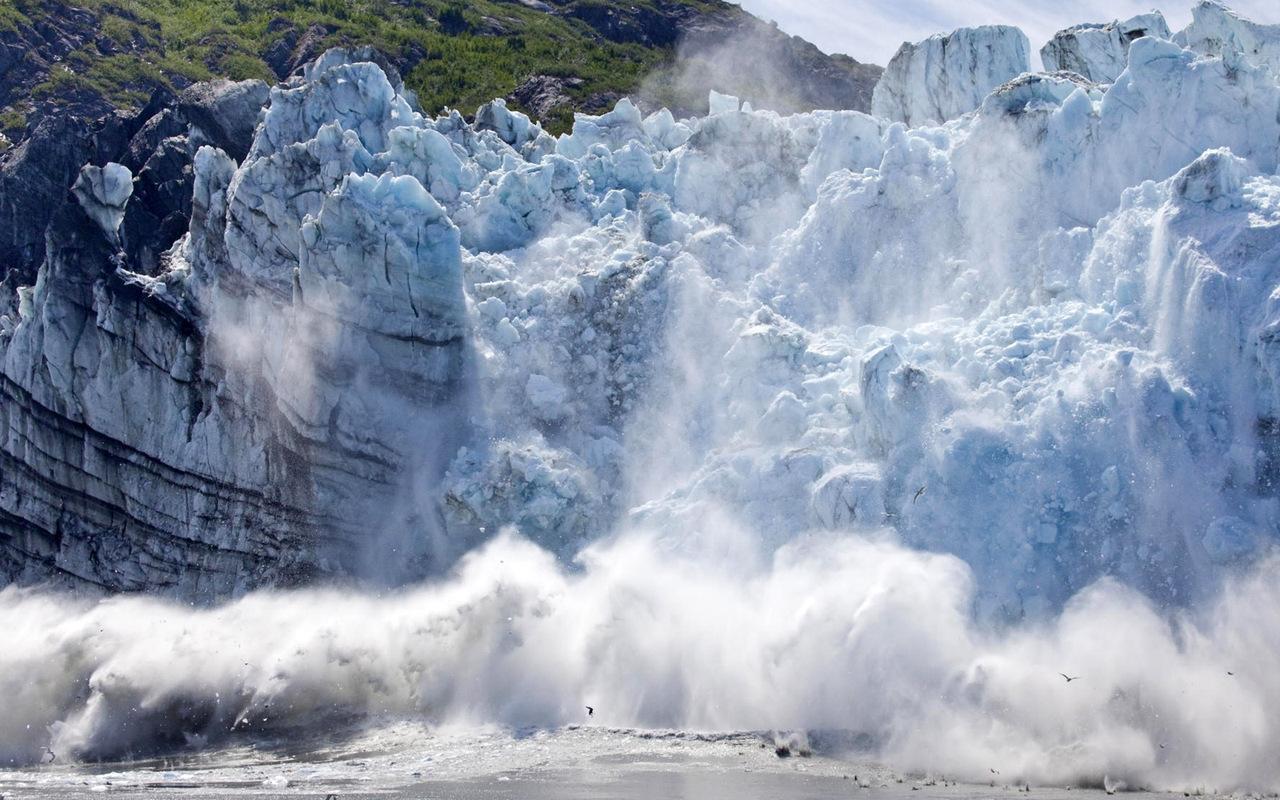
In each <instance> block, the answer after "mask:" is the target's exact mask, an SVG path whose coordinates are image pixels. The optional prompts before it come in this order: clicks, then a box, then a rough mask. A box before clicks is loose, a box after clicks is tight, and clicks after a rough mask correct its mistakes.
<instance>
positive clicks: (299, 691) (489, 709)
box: [0, 526, 1280, 789]
mask: <svg viewBox="0 0 1280 800" xmlns="http://www.w3.org/2000/svg"><path fill="white" fill-rule="evenodd" d="M706 545H707V552H708V553H710V552H714V553H715V554H716V557H714V558H712V557H709V556H707V555H704V556H700V557H693V556H689V555H683V554H680V553H673V552H671V551H669V550H667V549H664V548H662V547H661V546H660V545H659V544H658V540H657V538H656V537H653V536H650V535H647V534H644V533H642V532H633V533H629V534H626V535H623V536H620V537H618V538H616V539H614V540H611V541H609V542H606V543H601V544H599V545H597V546H594V547H592V548H590V549H588V550H587V551H585V552H584V553H583V554H582V556H581V558H580V560H579V564H578V567H579V568H578V569H573V570H569V569H566V568H564V567H563V566H561V565H560V564H559V563H558V562H557V561H556V559H555V558H554V557H553V556H552V555H550V554H549V553H547V552H545V551H543V550H541V549H540V548H538V547H536V546H535V545H533V544H531V543H529V542H527V541H524V540H522V539H520V538H518V537H517V536H515V535H513V534H510V533H505V534H503V535H501V536H499V537H498V538H496V539H495V540H494V541H492V542H490V543H489V544H488V545H486V546H485V547H483V548H482V549H479V550H477V551H475V552H473V553H471V554H469V555H468V556H467V557H465V558H464V559H463V561H462V562H461V563H460V564H459V566H458V569H457V571H456V573H455V574H454V575H452V576H451V577H449V578H448V579H447V580H444V581H442V582H440V583H438V584H434V585H431V586H428V587H421V588H416V589H412V590H405V591H402V592H397V593H393V594H387V595H384V596H371V595H368V594H351V593H344V592H338V591H306V592H290V593H259V594H254V595H251V596H248V597H245V598H243V599H241V600H238V601H236V602H233V603H230V604H227V605H225V606H221V607H218V608H213V609H193V608H190V607H185V606H181V605H175V604H170V603H166V602H162V601H159V600H152V599H145V598H138V597H132V598H126V597H120V598H113V599H107V600H101V601H96V602H88V601H84V602H79V603H76V602H71V601H69V600H68V599H67V598H65V597H60V596H56V595H51V594H46V593H43V592H40V591H31V590H19V589H15V588H10V589H6V590H4V592H3V593H0V681H2V683H0V692H3V696H4V697H5V698H6V713H5V714H4V715H3V717H2V718H0V743H3V745H2V746H3V750H2V751H0V755H2V756H3V758H5V759H6V760H8V761H10V762H13V761H17V762H28V761H36V760H38V759H39V758H41V757H43V756H44V754H45V750H44V748H45V747H46V746H47V747H49V748H50V749H51V750H52V751H53V752H55V753H57V754H59V756H60V757H61V758H64V759H65V758H111V757H119V756H123V755H126V754H139V753H147V752H153V751H155V750H157V749H161V750H165V749H174V748H182V747H190V746H198V745H203V744H206V743H216V742H218V741H221V740H226V739H228V738H229V737H233V736H236V735H243V734H248V733H253V732H263V731H267V732H281V731H289V730H294V729H298V728H315V727H316V726H318V725H319V724H320V723H324V722H332V721H336V720H348V719H350V718H351V716H352V715H355V716H375V717H384V718H385V717H388V716H390V717H395V716H403V715H412V716H414V717H425V718H426V719H429V720H431V721H433V722H442V723H443V722H453V723H470V722H479V721H486V722H492V721H498V722H501V723H505V724H510V725H513V726H524V725H538V726H557V725H561V724H564V723H566V722H570V721H575V720H577V719H578V718H579V716H580V714H581V707H582V705H583V703H584V702H587V703H591V704H593V705H594V706H596V708H597V715H598V716H599V718H600V720H599V721H600V722H601V723H602V724H609V725H618V726H645V727H674V728H682V729H705V730H758V729H773V728H793V729H839V730H848V731H853V732H856V733H860V734H866V735H867V736H869V737H870V740H871V741H873V742H874V743H875V745H876V748H877V750H878V751H879V752H880V753H881V754H882V755H883V756H885V757H886V758H888V759H889V760H890V761H891V762H892V763H894V764H895V765H898V766H900V767H902V768H907V769H918V770H922V771H933V772H935V773H937V772H942V773H945V774H948V775H953V776H958V777H964V778H969V779H974V780H979V779H983V778H984V777H987V775H989V773H988V770H989V768H990V767H991V766H993V765H998V766H999V767H1000V769H1001V773H1002V774H1003V775H1004V776H1005V777H1006V778H1007V779H1026V780H1031V781H1034V782H1044V781H1054V782H1070V781H1079V782H1093V781H1099V780H1101V778H1102V777H1103V776H1107V777H1109V778H1110V779H1112V780H1122V781H1125V782H1127V783H1128V784H1129V785H1138V786H1151V787H1181V786H1191V785H1196V786H1200V785H1208V786H1214V787H1218V788H1224V789H1225V788H1236V787H1258V786H1273V785H1275V781H1276V780H1277V779H1280V765H1278V764H1277V761H1276V758H1275V754H1274V750H1273V748H1272V747H1271V743H1272V742H1273V741H1274V736H1275V733H1276V732H1275V730H1274V727H1275V724H1276V722H1275V721H1276V720H1277V719H1280V677H1278V676H1277V675H1276V673H1275V671H1274V670H1271V669H1269V668H1268V665H1269V664H1271V663H1274V661H1275V659H1276V658H1277V657H1278V656H1280V624H1277V622H1276V619H1275V615H1274V614H1272V613H1271V609H1274V608H1275V606H1276V603H1277V602H1278V601H1280V560H1271V561H1267V562H1265V563H1263V564H1261V565H1260V566H1259V567H1257V568H1256V570H1254V571H1252V572H1250V573H1248V574H1246V575H1242V576H1240V577H1239V578H1238V579H1236V580H1233V581H1232V582H1231V583H1230V584H1229V586H1228V588H1227V589H1226V590H1225V591H1224V593H1223V594H1222V596H1221V597H1220V598H1218V599H1217V600H1216V601H1215V602H1213V603H1211V604H1209V605H1208V606H1207V607H1206V608H1205V609H1204V610H1203V611H1202V612H1200V613H1198V614H1195V615H1191V614H1187V615H1179V616H1174V617H1168V616H1165V615H1162V614H1160V613H1159V612H1158V611H1157V610H1156V609H1154V608H1153V607H1152V606H1151V605H1150V604H1149V602H1148V601H1146V600H1145V599H1143V598H1142V597H1141V596H1139V595H1137V594H1135V593H1134V592H1132V591H1130V590H1127V589H1125V588H1124V587H1122V586H1120V585H1118V584H1116V583H1114V582H1109V581H1106V582H1102V583H1100V584H1098V585H1096V586H1093V587H1091V588H1090V589H1088V590H1087V591H1085V592H1083V593H1081V594H1080V595H1079V596H1077V597H1076V598H1074V599H1073V600H1072V601H1071V602H1070V603H1069V604H1068V605H1067V607H1066V608H1065V609H1064V610H1063V612H1062V613H1061V615H1059V616H1057V617H1056V618H1053V619H1049V620H1045V621H1043V622H1042V623H1041V624H1038V625H1033V626H1025V627H1019V628H1016V629H1012V630H1006V631H1003V632H993V631H991V630H989V629H983V628H979V627H975V626H974V624H973V623H972V622H971V613H970V603H971V601H972V596H973V585H972V576H971V573H970V572H969V570H968V569H967V568H966V567H965V566H964V564H963V563H962V562H960V561H959V560H957V559H954V558H951V557H948V556H941V555H929V554H926V553H921V552H916V551H911V550H907V549H904V548H902V547H900V546H898V545H896V544H894V543H892V542H891V541H889V540H887V539H884V540H874V539H867V538H855V537H847V536H832V535H827V534H815V535H813V536H809V537H803V538H802V539H800V540H798V541H796V542H794V543H792V544H790V545H788V546H786V547H783V548H782V549H780V550H778V551H777V552H775V553H772V554H768V553H765V552H763V551H761V550H760V549H759V548H758V547H756V546H754V545H753V544H752V539H751V537H748V536H745V535H742V534H741V533H740V532H739V530H736V529H734V528H732V527H727V526H726V527H724V528H722V529H720V530H718V531H715V532H709V535H708V541H707V543H706ZM1059 673H1066V674H1068V675H1070V676H1072V677H1077V676H1078V679H1077V680H1073V681H1071V682H1069V683H1068V682H1067V681H1066V680H1064V678H1063V677H1061V675H1060V674H1059Z"/></svg>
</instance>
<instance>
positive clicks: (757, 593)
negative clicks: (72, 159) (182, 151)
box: [0, 2, 1280, 790]
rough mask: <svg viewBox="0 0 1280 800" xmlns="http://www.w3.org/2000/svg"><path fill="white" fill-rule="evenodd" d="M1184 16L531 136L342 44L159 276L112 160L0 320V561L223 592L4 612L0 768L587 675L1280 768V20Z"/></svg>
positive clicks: (927, 59) (1077, 764)
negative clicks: (1071, 699) (1076, 681)
mask: <svg viewBox="0 0 1280 800" xmlns="http://www.w3.org/2000/svg"><path fill="white" fill-rule="evenodd" d="M1194 13H1195V16H1194V21H1193V23H1192V25H1191V26H1190V27H1189V28H1188V29H1187V30H1185V31H1180V32H1178V33H1176V34H1173V33H1170V32H1169V31H1168V29H1167V27H1165V26H1164V24H1163V18H1160V17H1159V16H1158V15H1150V16H1147V17H1142V18H1135V20H1129V21H1126V22H1123V23H1111V24H1099V25H1093V24H1090V25H1085V26H1078V27H1076V28H1072V29H1069V30H1068V31H1064V32H1063V33H1061V34H1059V35H1058V36H1057V37H1055V39H1054V41H1053V42H1051V43H1050V44H1049V45H1046V50H1045V51H1044V52H1045V53H1046V55H1045V62H1046V67H1047V68H1048V69H1049V70H1050V71H1048V72H1039V73H1037V72H1031V71H1030V69H1029V64H1028V58H1029V44H1028V42H1027V40H1026V37H1025V36H1024V35H1023V34H1022V33H1021V32H1020V31H1018V30H1017V29H1016V28H1007V27H1000V26H989V27H983V28H976V29H967V30H961V31H957V32H955V33H952V34H950V35H949V36H946V37H934V38H931V39H929V40H926V41H925V42H922V43H919V44H916V45H908V46H904V48H903V49H902V50H900V51H899V54H898V56H895V58H894V62H893V63H891V65H890V67H889V69H888V70H887V71H886V73H885V75H884V77H883V79H882V82H881V84H880V85H879V86H877V88H876V92H875V99H874V103H873V111H874V112H875V114H874V115H867V114H862V113H859V112H853V111H835V112H812V113H806V114H795V115H785V116H784V115H779V114H777V113H774V112H772V111H768V110H753V109H752V108H751V106H750V104H749V103H743V102H741V101H740V100H739V98H734V97H729V96H726V95H715V96H713V97H712V100H711V112H712V113H710V114H709V115H708V116H707V117H705V118H695V119H683V120H679V119H676V118H675V117H674V116H673V115H672V114H671V113H670V112H667V111H662V110H659V111H656V112H652V113H648V114H646V113H643V112H642V111H641V109H639V108H638V107H637V106H636V105H634V104H633V103H631V102H630V101H628V100H625V99H624V100H621V101H619V102H618V103H617V105H616V106H615V107H614V108H613V109H612V110H611V111H609V112H608V113H606V114H603V115H600V116H587V115H579V116H578V117H577V118H576V119H575V122H574V126H573V129H572V131H571V132H570V133H567V134H565V135H562V136H558V137H554V136H551V135H549V134H548V133H546V132H545V131H544V130H543V129H542V128H541V127H540V126H539V125H538V124H536V123H535V122H533V121H532V120H530V119H529V118H528V117H526V116H524V115H523V114H520V113H518V112H516V111H513V110H511V109H508V108H507V107H506V105H505V104H504V103H503V102H502V101H500V100H497V101H494V102H492V103H489V104H487V105H485V106H484V107H482V108H481V109H479V110H478V112H477V113H476V114H475V116H474V120H473V121H470V122H468V121H467V119H465V118H464V117H463V116H462V115H461V114H459V113H457V112H449V113H445V114H443V115H440V116H438V117H431V116H428V115H424V114H423V113H422V112H421V111H420V110H419V109H418V108H417V105H416V100H415V99H414V98H413V97H412V95H411V94H409V93H407V92H406V91H405V90H404V89H403V86H402V85H401V84H400V81H399V79H398V77H397V76H394V75H390V76H389V75H388V74H386V73H385V72H384V71H383V69H382V68H380V67H379V66H378V65H376V64H374V63H372V62H370V61H368V60H367V59H365V58H363V57H362V56H361V54H359V53H356V52H348V51H341V50H337V51H331V52H330V53H328V54H326V55H325V56H324V57H323V58H321V59H320V61H318V62H317V63H316V64H314V65H313V66H312V67H310V68H309V69H308V70H307V71H306V73H305V75H303V76H301V77H299V78H296V79H294V80H293V81H291V82H290V83H287V84H283V85H281V86H277V87H274V88H272V89H271V90H270V94H269V97H268V98H267V99H266V101H265V103H266V105H265V108H264V110H263V112H262V114H261V116H260V118H259V122H258V125H257V128H256V131H255V132H254V134H253V139H252V142H251V143H249V144H248V145H247V146H246V148H245V149H244V156H243V158H242V159H241V160H239V161H237V160H236V159H235V158H234V157H233V156H232V155H230V154H228V153H227V152H225V151H224V150H221V149H218V148H216V147H213V146H210V145H200V142H199V141H198V140H197V141H195V142H194V143H193V146H194V145H200V146H199V147H198V150H196V151H195V152H194V158H193V165H194V167H193V169H194V196H193V200H192V216H191V223H190V229H189V231H188V233H187V234H186V235H185V236H183V237H182V238H181V239H180V240H179V241H178V242H177V243H176V244H175V245H174V247H173V248H172V249H171V250H170V251H169V252H168V253H166V254H164V256H163V258H162V259H161V260H160V261H161V266H160V268H159V269H157V270H155V271H152V272H146V271H139V270H137V269H135V268H134V265H132V264H131V263H129V261H128V260H127V259H126V258H125V257H124V256H123V255H122V252H123V247H124V242H123V240H122V236H127V234H128V230H129V221H128V220H129V208H130V206H129V201H130V193H131V179H132V176H131V175H130V174H129V171H128V170H127V169H126V168H125V167H123V166H121V165H118V164H109V165H106V166H103V167H97V166H87V167H86V168H85V169H84V171H83V172H82V174H81V177H80V179H79V181H78V182H77V183H76V186H75V190H74V192H73V195H74V198H75V202H74V203H70V204H69V205H68V206H67V207H65V208H64V209H63V210H62V211H60V212H59V215H58V216H57V217H56V218H55V219H54V221H53V223H52V225H53V227H51V232H50V235H49V244H48V248H47V249H48V256H47V259H46V262H45V264H44V266H43V267H42V268H41V271H40V275H39V279H38V280H37V282H36V284H35V285H34V286H32V287H23V288H22V289H21V290H20V291H19V296H18V298H17V299H16V300H15V301H14V302H13V303H12V304H11V306H12V308H10V309H9V310H8V312H7V313H6V314H5V315H4V316H0V387H2V388H3V398H4V401H3V403H0V422H2V423H3V424H2V425H0V430H3V432H4V439H3V442H0V445H2V447H0V449H2V451H3V455H4V459H5V461H4V463H5V464H6V470H5V472H4V475H3V477H0V512H2V514H3V517H4V518H5V519H6V520H19V521H20V523H13V522H9V523H7V524H9V525H10V526H11V528H13V529H15V530H18V531H19V532H20V533H18V534H15V535H12V536H10V537H9V539H10V541H9V543H7V544H6V546H5V547H6V550H5V552H6V555H5V556H4V560H3V561H0V564H4V565H5V570H6V574H7V576H8V577H9V578H10V579H12V580H14V581H15V583H32V582H35V581H39V580H48V579H52V581H53V582H54V583H55V584H58V585H61V586H63V587H64V588H66V587H69V588H75V589H78V590H81V591H86V590H88V591H90V592H92V591H100V590H111V591H116V590H137V589H150V590H152V591H157V592H159V593H161V594H167V595H168V596H169V597H171V598H176V599H178V600H181V601H196V602H199V603H210V602H213V601H222V600H226V599H227V598H235V597H239V598H241V599H238V600H234V601H232V602H230V603H227V604H215V605H213V607H211V608H197V609H191V608H187V607H185V606H183V605H173V604H171V603H169V602H168V601H165V600H162V599H157V598H136V597H116V598H111V599H106V600H101V601H99V600H94V599H92V598H91V597H90V598H85V597H79V598H78V599H75V600H69V599H64V600H60V599H59V598H61V597H62V595H59V594H56V593H54V592H53V591H52V590H50V589H47V588H41V589H29V588H18V587H17V586H13V587H10V588H7V589H4V590H3V591H0V689H2V690H3V694H4V695H5V696H7V697H9V698H12V699H13V705H12V708H16V709H18V711H17V712H16V713H11V714H10V715H9V716H8V718H7V719H6V720H3V721H0V757H3V758H4V759H7V760H11V761H18V762H26V761H32V760H37V759H38V758H39V756H40V754H41V753H42V752H43V751H42V748H44V747H46V746H52V747H53V748H54V749H55V750H56V751H57V752H59V753H65V754H68V755H70V756H72V757H84V758H95V757H116V756H120V755H123V754H125V753H130V752H135V750H136V749H137V748H143V747H145V746H147V745H148V743H152V744H153V743H154V742H155V741H157V740H159V741H163V742H190V741H204V740H205V737H207V736H209V735H212V734H210V731H222V732H223V733H224V734H225V732H226V731H229V730H230V731H234V730H235V729H236V726H237V725H240V724H241V723H242V721H243V720H246V719H250V718H251V717H256V715H257V712H258V711H261V710H263V709H266V708H268V707H273V708H275V709H277V712H275V713H273V714H271V715H269V716H271V717H272V718H274V719H276V720H277V724H279V725H281V726H286V727H287V726H288V725H294V724H300V722H306V721H313V720H314V719H316V718H323V717H324V715H325V714H327V713H332V712H333V711H334V709H341V710H342V711H343V712H344V713H348V712H349V713H356V714H375V713H401V714H418V713H421V714H426V715H428V716H429V717H430V718H432V719H437V720H448V719H477V718H478V719H483V720H488V721H498V722H501V723H504V724H510V725H527V724H535V725H559V724H566V723H568V722H570V721H572V720H574V719H575V717H573V716H572V714H573V712H574V711H576V710H577V709H578V708H579V707H580V706H581V703H580V702H579V700H580V698H581V697H582V696H583V695H584V694H585V695H588V696H610V697H616V698H629V699H628V700H626V701H625V702H620V703H619V704H618V705H619V707H618V708H615V709H611V710H610V711H608V712H605V713H608V714H609V715H610V716H609V720H610V721H611V724H616V725H640V726H671V727H702V728H712V729H752V728H769V727H794V728H804V727H810V728H814V727H828V728H845V729H857V730H861V731H866V732H868V733H870V734H871V735H873V737H874V738H875V740H876V741H878V742H881V743H882V745H883V746H882V752H883V753H884V755H885V757H886V758H891V759H893V760H894V761H895V763H900V764H903V765H906V766H907V767H909V768H913V769H920V770H926V771H935V772H937V771H942V772H946V773H947V774H951V775H961V776H966V777H968V778H970V779H974V780H981V779H985V778H986V777H987V776H986V775H985V774H984V773H985V772H986V765H987V764H988V763H994V762H995V761H997V760H999V761H1000V763H1003V764H1007V765H1009V766H1007V767H1006V770H1007V771H1008V772H1009V773H1010V774H1015V773H1016V774H1018V775H1022V776H1026V777H1028V778H1029V779H1034V780H1044V781H1086V782H1087V781H1094V780H1098V779H1100V777H1101V776H1106V775H1110V776H1116V775H1123V776H1126V780H1129V781H1131V782H1134V783H1135V784H1136V785H1144V786H1154V787H1164V788H1181V787H1190V786H1195V785H1202V784H1203V782H1212V785H1213V786H1217V787H1220V788H1224V789H1231V788H1242V787H1243V788H1266V789H1272V790H1274V789H1275V788H1276V787H1277V786H1280V764H1278V763H1277V762H1276V760H1275V757H1274V752H1275V750H1276V748H1275V745H1276V742H1277V730H1276V728H1275V722H1274V720H1276V719H1280V683H1277V679H1276V677H1275V676H1274V675H1272V674H1270V672H1271V671H1259V665H1264V664H1267V663H1270V662H1271V661H1272V660H1274V658H1275V657H1276V656H1277V655H1280V625H1278V623H1277V619H1278V618H1277V617H1276V615H1275V614H1274V608H1275V602H1276V599H1277V598H1276V596H1275V595H1276V586H1277V585H1280V584H1278V583H1277V576H1278V575H1280V572H1278V570H1280V561H1277V560H1276V556H1275V550H1276V544H1277V541H1278V539H1280V528H1278V525H1280V344H1278V342H1280V175H1278V174H1277V167H1278V162H1280V76H1278V72H1280V70H1278V69H1277V64H1278V63H1280V62H1278V61H1277V53H1280V49H1278V48H1280V31H1277V30H1276V29H1274V28H1273V27H1267V26H1261V25H1256V24H1254V23H1251V22H1248V21H1246V20H1243V19H1241V18H1239V17H1238V16H1236V15H1234V14H1233V13H1232V12H1230V11H1228V10H1227V9H1225V8H1224V7H1221V6H1219V5H1217V4H1215V3H1212V2H1202V3H1201V4H1199V5H1198V6H1197V7H1196V9H1195V12H1194ZM1138 34H1141V35H1138ZM1049 54H1051V55H1052V63H1050V62H1051V57H1050V55H1049ZM237 91H239V92H240V94H246V93H251V91H250V89H248V88H245V89H241V90H237ZM122 223H123V224H122ZM122 231H124V233H123V234H122ZM67 487H71V488H73V489H74V493H70V492H67ZM68 495H70V497H71V499H70V500H68V499H67V498H68ZM424 577H430V578H432V579H433V580H432V582H430V583H428V584H426V585H413V586H411V588H400V589H387V588H386V587H389V586H390V587H397V586H399V587H403V586H404V585H405V584H411V583H412V582H413V581H416V580H418V579H421V578H424ZM318 580H319V581H330V582H337V583H339V584H342V585H347V584H343V582H348V583H349V587H348V589H347V590H343V589H340V588H327V589H310V590H307V591H306V592H303V593H301V594H298V595H291V594H289V593H276V592H253V591H252V590H255V589H261V588H263V587H280V586H289V585H294V584H299V583H314V582H316V581H318ZM351 586H354V587H355V588H350V587H351ZM371 586H372V587H381V589H380V591H387V592H389V594H387V595H385V596H378V597H374V596H372V595H370V594H368V592H369V591H370V587H371ZM344 591H349V592H351V593H349V594H348V593H344ZM246 593H247V594H246ZM160 618H164V619H168V620H170V621H171V623H172V624H173V625H175V626H177V627H175V628H172V629H171V628H169V627H149V628H145V629H144V628H142V627H140V626H139V624H138V623H137V622H136V621H135V620H136V619H160ZM175 620H176V621H177V622H173V621H175ZM178 631H180V633H178ZM276 632H282V633H281V635H280V641H276ZM233 648H234V652H232V649H233ZM160 652H171V653H172V654H173V655H174V657H175V658H176V659H178V661H177V663H178V664H180V665H181V668H180V669H179V670H174V669H171V668H170V665H169V664H167V663H158V662H157V659H156V656H155V655H154V654H155V653H160ZM50 664H56V665H58V666H57V667H56V668H50V667H44V666H42V665H50ZM242 664H243V665H244V667H243V668H242ZM1245 665H1248V667H1251V668H1252V669H1246V668H1245ZM1062 669H1070V670H1083V671H1084V672H1085V673H1086V674H1087V682H1086V683H1085V684H1084V685H1085V688H1084V689H1082V690H1081V692H1080V693H1079V694H1078V695H1077V697H1078V703H1077V704H1072V703H1068V702H1067V701H1065V700H1063V699H1062V697H1061V695H1059V694H1054V693H1053V692H1052V691H1051V689H1053V690H1056V689H1058V688H1060V687H1059V686H1058V683H1057V682H1059V681H1060V680H1061V679H1060V678H1058V677H1057V673H1058V672H1059V671H1060V670H1062ZM753 670H755V671H753ZM42 671H44V672H47V673H48V674H47V675H45V676H43V677H41V678H40V679H39V680H36V681H31V680H30V676H32V675H33V674H37V673H41V672H42ZM1152 671H1157V672H1160V673H1161V674H1160V676H1152V675H1151V672H1152ZM1237 671H1240V672H1241V677H1239V678H1237V679H1236V680H1234V681H1233V680H1228V679H1227V678H1226V674H1227V673H1228V672H1232V673H1235V672H1237ZM1045 675H1047V676H1048V678H1046V677H1045ZM339 677H340V679H336V678H339ZM1072 688H1073V689H1074V688H1075V686H1074V685H1073V686H1072ZM1188 692H1190V693H1192V694H1195V695H1197V696H1198V695H1200V694H1201V693H1202V692H1203V694H1204V696H1203V697H1199V699H1195V700H1189V699H1188V697H1187V693H1188ZM214 698H216V700H215V699H214ZM286 707H287V709H288V711H284V710H283V709H284V708H286ZM1224 730H1230V731H1231V735H1229V736H1222V735H1221V734H1222V732H1223V731H1224ZM193 737H194V738H193ZM1166 746H1168V748H1171V749H1168V750H1166ZM975 764H977V765H979V766H978V767H977V768H975V767H974V765H975ZM1197 782H1200V783H1197Z"/></svg>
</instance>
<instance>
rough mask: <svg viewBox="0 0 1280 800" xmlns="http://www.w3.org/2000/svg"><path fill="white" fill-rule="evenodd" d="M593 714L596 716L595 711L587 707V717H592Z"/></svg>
mask: <svg viewBox="0 0 1280 800" xmlns="http://www.w3.org/2000/svg"><path fill="white" fill-rule="evenodd" d="M595 714H596V710H595V709H594V708H592V707H591V706H587V716H588V717H594V716H595Z"/></svg>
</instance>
